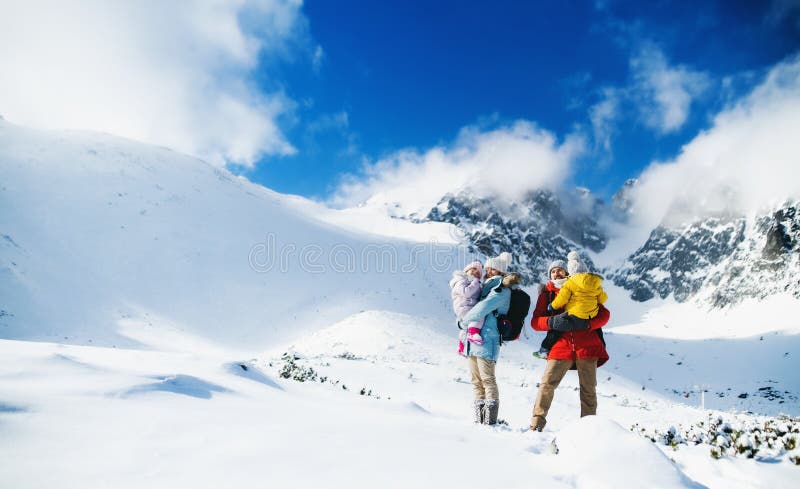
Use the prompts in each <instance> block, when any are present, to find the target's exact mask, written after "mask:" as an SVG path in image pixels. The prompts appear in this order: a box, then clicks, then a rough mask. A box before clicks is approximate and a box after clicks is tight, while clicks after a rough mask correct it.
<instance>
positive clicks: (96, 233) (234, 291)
mask: <svg viewBox="0 0 800 489" xmlns="http://www.w3.org/2000/svg"><path fill="white" fill-rule="evenodd" d="M384 221H388V218H386V217H376V216H370V215H364V214H363V213H362V214H359V215H358V217H348V216H347V215H346V213H343V212H335V211H331V210H328V209H325V208H324V207H323V206H320V205H314V204H313V203H312V202H309V201H307V200H305V199H300V198H295V197H291V196H285V195H280V194H277V193H275V192H272V191H270V190H268V189H265V188H264V187H261V186H258V185H254V184H252V183H250V182H248V181H247V180H244V179H240V178H237V177H235V176H233V175H232V174H230V173H229V172H227V171H225V170H220V169H218V168H215V167H212V166H211V165H208V164H206V163H204V162H202V161H200V160H197V159H195V158H191V157H188V156H184V155H180V154H176V153H174V152H172V151H170V150H168V149H165V148H158V147H152V146H148V145H144V144H141V143H136V142H133V141H128V140H124V139H121V138H118V137H113V136H108V135H101V134H93V133H83V132H46V131H37V130H31V129H26V128H22V127H19V126H15V125H13V124H11V123H8V122H5V121H0V335H2V337H3V338H15V339H37V340H48V341H60V342H69V343H77V344H89V343H92V344H103V345H117V346H121V345H125V344H128V345H130V344H133V343H135V342H136V341H141V340H142V335H143V332H144V331H149V330H154V331H159V332H160V333H159V334H166V333H165V331H173V332H174V331H182V332H184V333H191V334H194V335H197V336H199V337H202V338H205V339H207V340H209V339H210V340H214V341H217V342H221V343H226V344H231V343H232V344H240V345H241V344H245V345H251V346H252V345H262V346H266V345H268V344H273V343H274V342H276V341H279V340H281V339H284V338H287V337H293V336H296V335H299V334H302V333H303V332H304V331H306V330H308V329H315V328H319V327H321V326H322V325H325V324H328V323H329V321H330V320H331V319H333V320H338V319H343V318H345V317H347V316H349V315H350V314H353V313H356V312H359V311H362V310H365V309H383V310H403V306H400V305H399V304H402V301H401V297H405V296H408V297H415V301H416V303H417V304H418V305H419V307H420V310H421V311H424V314H431V313H433V314H439V318H440V321H439V322H440V323H441V324H448V325H449V324H450V317H449V314H450V312H449V309H448V307H447V304H443V303H442V300H443V299H442V297H441V294H438V293H432V291H434V290H436V289H435V288H434V286H433V284H438V283H439V282H446V281H447V277H448V276H449V273H450V270H445V269H440V271H439V272H436V271H435V270H434V269H435V267H431V266H429V261H428V260H429V259H430V253H426V252H425V250H428V249H429V247H428V246H427V245H426V244H425V243H426V241H425V240H427V239H429V237H431V236H434V237H435V236H437V235H439V236H441V237H440V239H438V240H437V241H438V242H439V243H440V246H444V247H445V251H447V250H448V249H450V250H451V251H453V255H454V254H455V253H454V250H455V247H453V246H451V247H450V248H447V246H448V244H447V243H448V242H449V241H452V240H450V239H449V235H448V232H447V230H446V229H447V226H445V225H442V224H429V225H422V226H419V225H417V226H414V227H415V228H417V229H416V232H417V233H418V234H419V238H416V239H415V237H414V234H413V233H405V238H396V237H394V236H403V235H404V234H403V228H400V229H397V226H392V225H386V224H384ZM401 224H402V223H401ZM388 228H393V231H394V233H393V234H394V236H390V237H387V236H385V235H381V232H382V231H381V230H382V229H388ZM331 271H346V272H347V273H340V274H336V273H327V272H331ZM401 272H402V273H401ZM437 273H438V274H439V275H437ZM132 342H133V343H132Z"/></svg>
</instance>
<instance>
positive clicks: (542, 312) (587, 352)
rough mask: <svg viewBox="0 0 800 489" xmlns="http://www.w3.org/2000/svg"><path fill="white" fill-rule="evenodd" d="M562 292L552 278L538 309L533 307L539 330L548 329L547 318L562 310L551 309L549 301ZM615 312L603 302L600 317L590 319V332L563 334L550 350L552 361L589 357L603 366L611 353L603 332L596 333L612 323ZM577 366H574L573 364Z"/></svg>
mask: <svg viewBox="0 0 800 489" xmlns="http://www.w3.org/2000/svg"><path fill="white" fill-rule="evenodd" d="M556 294H558V288H557V287H556V286H555V284H554V283H553V282H552V281H550V282H547V285H545V287H544V290H542V292H541V293H540V294H539V299H538V300H537V301H536V308H534V310H533V318H531V327H532V328H533V329H535V330H536V331H548V330H549V329H550V328H549V327H548V326H547V318H548V317H549V316H555V315H556V314H559V313H561V312H562V311H553V312H550V313H548V312H547V304H549V303H550V302H552V301H553V298H554V297H555V296H556ZM609 318H611V313H610V312H609V311H608V309H606V308H605V307H604V306H603V305H602V304H600V312H599V313H597V316H595V317H593V318H592V319H590V320H589V329H588V330H586V331H566V332H564V334H562V335H561V338H559V339H558V341H557V342H556V344H555V345H553V348H552V349H551V350H550V353H549V354H548V355H547V359H548V360H575V359H577V358H581V359H587V358H596V359H597V366H598V367H599V366H600V365H603V364H604V363H606V362H607V361H608V352H607V351H606V347H605V345H603V342H602V341H601V340H600V335H598V334H597V332H595V330H596V329H600V328H602V327H603V326H605V325H606V324H607V323H608V320H609ZM573 368H574V367H573Z"/></svg>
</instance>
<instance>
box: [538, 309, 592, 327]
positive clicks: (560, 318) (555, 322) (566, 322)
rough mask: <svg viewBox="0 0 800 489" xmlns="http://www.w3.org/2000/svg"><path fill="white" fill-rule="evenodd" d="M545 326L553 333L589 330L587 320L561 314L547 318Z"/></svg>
mask: <svg viewBox="0 0 800 489" xmlns="http://www.w3.org/2000/svg"><path fill="white" fill-rule="evenodd" d="M547 326H548V327H549V328H550V329H552V330H554V331H583V330H586V329H589V320H588V319H581V318H579V317H576V316H573V315H571V314H567V313H562V314H558V315H556V316H551V317H549V318H547Z"/></svg>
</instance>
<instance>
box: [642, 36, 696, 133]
mask: <svg viewBox="0 0 800 489" xmlns="http://www.w3.org/2000/svg"><path fill="white" fill-rule="evenodd" d="M630 68H631V74H632V76H633V85H632V87H631V89H632V93H633V95H634V97H635V98H636V99H637V100H638V108H639V112H640V114H641V116H642V120H643V121H644V122H645V124H646V125H647V126H648V127H650V128H652V129H655V130H656V131H658V132H660V133H670V132H674V131H676V130H678V129H680V128H681V126H683V124H684V123H685V122H686V119H687V118H688V117H689V112H690V110H691V104H692V101H693V100H694V99H695V98H696V97H697V96H699V95H700V94H702V93H703V92H704V91H705V90H706V89H707V88H708V86H709V84H710V81H709V77H708V75H706V74H705V73H701V72H697V71H693V70H691V69H689V68H688V67H686V66H682V65H679V66H670V65H669V63H668V62H667V59H666V57H665V56H664V53H663V52H662V51H661V50H660V49H659V48H658V47H656V46H655V45H653V44H650V43H645V44H644V45H643V46H642V47H641V49H640V50H639V52H638V53H637V54H636V55H635V56H633V57H632V58H631V60H630Z"/></svg>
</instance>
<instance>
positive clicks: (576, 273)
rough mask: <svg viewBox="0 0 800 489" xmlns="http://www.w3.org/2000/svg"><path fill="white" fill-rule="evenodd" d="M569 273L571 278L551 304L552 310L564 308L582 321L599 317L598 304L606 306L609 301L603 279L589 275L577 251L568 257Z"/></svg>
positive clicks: (571, 252) (592, 274)
mask: <svg viewBox="0 0 800 489" xmlns="http://www.w3.org/2000/svg"><path fill="white" fill-rule="evenodd" d="M567 272H569V278H567V281H566V282H564V285H563V286H561V290H559V291H558V295H556V298H555V299H553V302H552V303H550V308H552V310H557V309H562V308H563V309H564V311H565V312H566V313H567V314H569V315H571V316H575V317H579V318H581V319H592V318H593V317H595V316H597V313H598V312H600V308H599V307H598V304H605V302H606V301H607V300H608V295H607V294H606V293H605V291H604V290H603V285H602V284H603V277H601V276H600V275H596V274H594V273H589V269H588V268H586V265H585V264H584V263H583V262H582V261H581V258H580V256H579V255H578V253H576V252H575V251H570V252H569V254H568V255H567Z"/></svg>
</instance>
